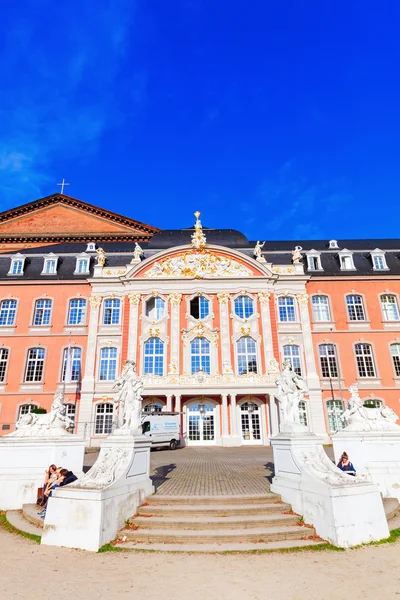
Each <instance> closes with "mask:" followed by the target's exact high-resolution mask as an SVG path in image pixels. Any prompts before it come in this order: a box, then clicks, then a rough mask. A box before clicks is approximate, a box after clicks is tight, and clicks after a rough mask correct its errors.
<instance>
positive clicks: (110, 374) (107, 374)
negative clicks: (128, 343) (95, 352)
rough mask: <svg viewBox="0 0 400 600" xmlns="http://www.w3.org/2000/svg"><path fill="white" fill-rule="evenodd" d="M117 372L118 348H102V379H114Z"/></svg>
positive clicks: (100, 373)
mask: <svg viewBox="0 0 400 600" xmlns="http://www.w3.org/2000/svg"><path fill="white" fill-rule="evenodd" d="M116 373H117V349H116V348H102V349H101V352H100V372H99V379H100V381H114V379H115V377H116Z"/></svg>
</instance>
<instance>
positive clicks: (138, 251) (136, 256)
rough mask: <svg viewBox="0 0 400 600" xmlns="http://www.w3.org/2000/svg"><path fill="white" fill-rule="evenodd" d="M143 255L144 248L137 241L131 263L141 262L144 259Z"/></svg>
mask: <svg viewBox="0 0 400 600" xmlns="http://www.w3.org/2000/svg"><path fill="white" fill-rule="evenodd" d="M142 256H144V252H143V250H142V248H141V247H140V246H139V244H138V243H137V242H135V248H134V250H133V258H132V260H131V264H133V263H140V262H141V260H142Z"/></svg>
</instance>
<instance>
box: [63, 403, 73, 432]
mask: <svg viewBox="0 0 400 600" xmlns="http://www.w3.org/2000/svg"><path fill="white" fill-rule="evenodd" d="M65 408H66V409H67V417H69V418H70V419H71V421H73V423H74V424H73V426H72V427H71V428H70V430H69V431H70V432H71V433H73V431H74V429H75V418H76V404H66V405H65Z"/></svg>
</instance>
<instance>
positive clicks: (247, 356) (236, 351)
mask: <svg viewBox="0 0 400 600" xmlns="http://www.w3.org/2000/svg"><path fill="white" fill-rule="evenodd" d="M241 340H251V341H252V342H253V344H254V356H255V361H256V370H255V371H248V370H247V369H246V371H245V372H243V373H240V371H239V356H246V359H247V360H246V362H247V365H248V364H249V360H248V359H249V357H250V356H252V355H253V353H249V352H248V349H247V345H246V351H245V352H241V353H240V354H239V351H238V344H239V342H240V341H241ZM235 355H236V373H237V374H238V375H256V374H257V373H259V362H258V349H257V342H256V340H255V339H254V338H252V337H251V336H250V335H242V336H240V338H239V339H237V340H236V342H235Z"/></svg>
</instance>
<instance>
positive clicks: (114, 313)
mask: <svg viewBox="0 0 400 600" xmlns="http://www.w3.org/2000/svg"><path fill="white" fill-rule="evenodd" d="M120 316H121V300H119V299H118V298H109V299H108V300H105V301H104V313H103V325H119V319H120Z"/></svg>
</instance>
